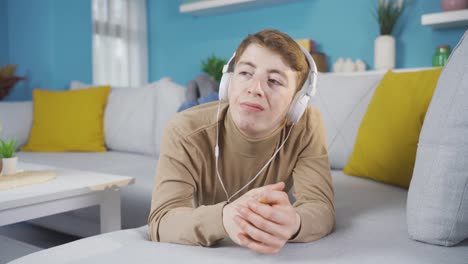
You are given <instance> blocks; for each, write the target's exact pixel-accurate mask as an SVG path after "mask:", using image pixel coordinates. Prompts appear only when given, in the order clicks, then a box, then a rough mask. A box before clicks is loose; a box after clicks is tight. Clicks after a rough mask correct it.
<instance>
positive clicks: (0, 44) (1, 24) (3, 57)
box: [0, 0, 8, 66]
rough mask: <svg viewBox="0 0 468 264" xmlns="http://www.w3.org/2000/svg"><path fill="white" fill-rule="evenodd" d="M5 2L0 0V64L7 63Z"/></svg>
mask: <svg viewBox="0 0 468 264" xmlns="http://www.w3.org/2000/svg"><path fill="white" fill-rule="evenodd" d="M7 40H8V18H7V2H6V1H3V0H0V66H1V65H4V64H7V63H8V41H7Z"/></svg>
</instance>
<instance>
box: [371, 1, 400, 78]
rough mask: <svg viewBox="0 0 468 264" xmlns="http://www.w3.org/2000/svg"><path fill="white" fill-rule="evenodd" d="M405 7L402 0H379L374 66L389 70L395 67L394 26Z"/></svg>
mask: <svg viewBox="0 0 468 264" xmlns="http://www.w3.org/2000/svg"><path fill="white" fill-rule="evenodd" d="M404 8H405V2H404V0H379V4H378V9H377V22H378V23H379V27H380V36H379V37H377V38H376V39H375V42H374V68H375V69H376V70H389V69H393V68H395V53H396V52H395V49H396V48H395V46H396V45H395V38H394V37H393V35H392V32H393V29H394V26H395V24H396V22H397V20H398V17H400V15H401V13H402V12H403V10H404Z"/></svg>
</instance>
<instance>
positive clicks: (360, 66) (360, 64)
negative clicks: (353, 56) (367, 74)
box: [355, 59, 366, 72]
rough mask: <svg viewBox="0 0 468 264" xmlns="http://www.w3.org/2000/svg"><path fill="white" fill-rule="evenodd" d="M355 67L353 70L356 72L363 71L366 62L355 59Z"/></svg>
mask: <svg viewBox="0 0 468 264" xmlns="http://www.w3.org/2000/svg"><path fill="white" fill-rule="evenodd" d="M355 64H356V68H355V70H356V71H357V72H363V71H366V64H365V63H364V61H362V60H361V59H357V60H356V62H355Z"/></svg>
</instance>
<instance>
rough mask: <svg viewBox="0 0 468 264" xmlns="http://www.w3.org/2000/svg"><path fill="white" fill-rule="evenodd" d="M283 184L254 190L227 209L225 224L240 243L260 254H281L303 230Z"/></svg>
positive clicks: (232, 236)
mask: <svg viewBox="0 0 468 264" xmlns="http://www.w3.org/2000/svg"><path fill="white" fill-rule="evenodd" d="M284 187H285V185H284V183H283V182H279V183H276V184H271V185H266V186H263V187H260V188H256V189H252V190H250V191H249V192H247V193H245V194H244V195H242V196H241V197H239V198H238V199H237V200H235V201H234V202H232V203H230V204H227V205H226V206H225V207H224V208H223V225H224V228H225V230H226V232H227V233H228V235H229V237H230V238H231V239H232V240H233V241H234V242H235V243H237V244H239V245H241V246H243V247H246V248H249V249H251V250H253V251H255V252H258V253H264V254H273V253H277V252H278V251H279V250H280V249H281V248H282V247H283V246H284V245H285V244H286V242H287V241H288V240H289V239H290V238H291V237H292V236H293V235H294V234H296V233H297V232H298V231H299V228H300V225H301V219H300V216H299V215H298V214H297V212H296V210H295V209H294V207H293V206H292V205H291V203H290V202H289V199H288V195H287V194H286V193H285V192H284V191H283V189H284Z"/></svg>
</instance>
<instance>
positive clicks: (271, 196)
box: [258, 191, 291, 205]
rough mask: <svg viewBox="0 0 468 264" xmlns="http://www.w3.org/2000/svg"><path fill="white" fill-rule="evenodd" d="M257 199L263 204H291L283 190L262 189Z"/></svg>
mask: <svg viewBox="0 0 468 264" xmlns="http://www.w3.org/2000/svg"><path fill="white" fill-rule="evenodd" d="M258 201H259V202H260V203H264V204H270V205H272V204H284V205H289V204H291V203H290V202H289V197H288V194H287V193H285V192H283V191H264V192H262V193H261V194H260V197H259V198H258Z"/></svg>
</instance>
